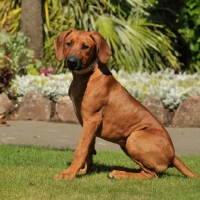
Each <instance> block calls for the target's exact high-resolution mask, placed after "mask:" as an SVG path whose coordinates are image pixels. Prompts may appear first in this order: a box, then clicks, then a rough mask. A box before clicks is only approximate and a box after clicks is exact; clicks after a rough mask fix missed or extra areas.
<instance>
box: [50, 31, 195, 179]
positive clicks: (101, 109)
mask: <svg viewBox="0 0 200 200" xmlns="http://www.w3.org/2000/svg"><path fill="white" fill-rule="evenodd" d="M54 46H55V51H56V58H57V59H58V60H59V61H61V60H62V59H63V58H64V66H65V67H66V68H69V69H70V70H71V71H72V74H73V81H72V83H71V86H70V88H69V96H70V98H71V100H72V102H73V105H74V111H75V113H76V116H77V118H78V120H79V122H80V124H81V125H82V127H83V128H82V133H81V138H80V141H79V143H78V146H77V148H76V150H75V153H74V159H73V161H72V163H71V165H70V166H69V168H68V169H66V170H65V171H63V172H61V173H59V174H57V175H56V176H55V179H62V178H63V179H68V178H75V177H76V175H77V174H78V173H79V172H81V173H82V174H84V173H87V172H88V171H89V170H90V169H91V167H92V164H93V159H92V157H93V154H95V148H94V145H95V138H96V137H100V138H103V139H105V140H107V141H110V142H113V143H116V144H119V145H120V147H121V149H122V150H123V151H124V152H125V154H126V155H128V156H129V157H130V158H131V159H132V160H133V161H134V162H135V163H136V164H138V165H139V167H140V170H139V171H138V172H134V171H132V172H130V171H121V170H113V171H112V172H110V173H109V175H108V176H109V177H110V178H117V179H118V178H143V179H150V178H156V177H158V175H159V174H162V173H163V172H165V170H166V169H167V168H169V167H176V168H177V169H178V170H179V171H180V172H181V173H182V174H184V175H185V176H187V177H191V178H197V177H198V176H197V175H195V174H194V173H193V172H192V171H191V170H190V169H188V167H186V166H185V164H183V162H182V161H181V160H180V159H179V158H177V157H176V156H175V151H174V146H173V144H172V141H171V138H170V136H169V134H168V133H167V131H166V130H165V128H164V127H163V126H162V124H161V123H160V122H159V121H158V120H157V119H156V118H155V117H154V116H153V115H152V114H151V113H150V112H149V111H148V110H147V109H146V108H145V107H144V106H143V105H141V104H140V103H139V102H138V101H137V100H136V99H135V98H133V97H132V96H131V95H130V94H129V93H128V92H127V91H126V89H124V87H123V86H121V84H120V83H119V82H118V81H117V80H116V79H115V78H114V77H113V76H112V74H111V72H110V71H109V69H108V68H107V67H106V63H107V62H108V60H109V58H110V56H111V54H112V53H111V50H110V48H109V46H108V44H107V43H106V41H105V39H104V38H103V37H102V36H101V35H100V34H99V33H98V32H87V31H81V30H72V29H70V30H68V31H65V32H63V33H62V34H61V35H59V36H58V37H57V38H55V40H54Z"/></svg>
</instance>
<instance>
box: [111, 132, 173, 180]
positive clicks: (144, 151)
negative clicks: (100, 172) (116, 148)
mask: <svg viewBox="0 0 200 200" xmlns="http://www.w3.org/2000/svg"><path fill="white" fill-rule="evenodd" d="M121 148H122V150H123V151H124V152H125V153H126V154H127V155H128V156H129V157H130V158H131V159H132V160H133V161H134V162H135V163H136V164H138V165H139V166H140V171H139V172H137V173H135V172H130V171H129V172H127V171H118V170H114V171H112V172H111V173H110V174H109V175H108V176H109V177H110V178H140V179H150V178H157V177H158V176H157V175H158V174H160V173H163V172H164V171H165V170H166V169H167V168H168V167H169V166H170V165H171V164H172V162H173V158H174V149H173V145H172V144H171V141H170V140H168V138H166V137H165V136H163V135H162V134H160V133H159V132H158V130H148V131H147V130H140V131H137V132H133V133H132V134H131V135H130V136H129V137H128V138H127V141H126V144H125V146H121Z"/></svg>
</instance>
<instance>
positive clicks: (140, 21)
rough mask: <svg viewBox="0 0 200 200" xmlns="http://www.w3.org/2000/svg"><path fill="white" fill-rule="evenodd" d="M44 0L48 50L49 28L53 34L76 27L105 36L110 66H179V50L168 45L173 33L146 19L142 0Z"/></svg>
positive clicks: (133, 68)
mask: <svg viewBox="0 0 200 200" xmlns="http://www.w3.org/2000/svg"><path fill="white" fill-rule="evenodd" d="M46 3H48V4H49V7H48V10H47V11H46V13H50V17H48V19H49V21H46V26H45V30H46V33H47V34H46V36H47V37H46V42H45V44H46V47H47V48H46V49H48V54H49V48H50V45H52V39H53V38H52V37H51V36H50V37H49V35H48V34H49V31H50V32H53V34H52V36H54V37H55V34H59V33H60V32H61V31H64V30H66V29H68V28H76V29H83V30H96V31H99V32H100V33H101V34H102V35H103V36H104V37H105V39H106V40H107V42H108V44H109V46H110V47H111V49H112V51H113V57H112V58H111V60H110V62H109V67H110V68H115V69H124V70H126V71H133V70H149V71H155V70H158V69H164V68H166V67H172V68H175V69H177V68H179V66H180V65H179V63H178V60H177V58H176V56H177V54H178V53H177V52H176V51H175V50H174V49H173V47H172V45H171V43H172V42H171V37H174V35H173V34H172V32H170V31H169V30H168V29H167V28H166V27H164V26H162V25H158V24H155V23H153V22H150V21H148V20H147V16H148V13H147V12H146V11H145V7H146V6H147V5H146V4H144V2H143V1H141V0H124V1H123V2H121V3H119V1H112V3H113V4H111V2H110V1H105V0H99V1H92V0H87V1H86V0H80V1H76V0H70V1H67V2H65V1H63V3H62V5H59V4H61V2H60V1H52V0H46ZM46 19H47V17H46ZM48 24H50V25H49V27H48V26H47V25H48ZM58 26H59V27H58ZM54 27H55V28H54ZM56 27H58V28H56ZM55 30H56V31H55ZM47 41H49V42H47ZM47 44H49V45H48V46H47ZM50 52H51V54H53V53H54V51H53V48H52V50H51V51H50ZM51 54H49V57H52V55H51ZM46 55H47V54H46Z"/></svg>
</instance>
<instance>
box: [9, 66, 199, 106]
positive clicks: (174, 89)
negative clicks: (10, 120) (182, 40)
mask: <svg viewBox="0 0 200 200" xmlns="http://www.w3.org/2000/svg"><path fill="white" fill-rule="evenodd" d="M112 73H113V75H114V77H115V78H116V79H117V80H118V81H119V82H120V83H121V84H122V85H123V86H124V87H125V88H126V89H127V90H128V91H129V92H130V93H131V95H132V96H134V97H135V98H136V99H137V100H139V101H140V102H142V101H144V99H146V98H147V97H148V96H150V95H155V96H158V97H159V98H160V99H161V101H162V103H163V105H164V106H165V107H166V108H169V109H172V110H173V109H175V108H177V107H178V105H179V104H180V103H181V102H182V101H183V100H185V99H187V98H188V97H189V96H191V95H193V94H196V95H200V74H197V73H196V74H192V75H190V74H186V73H179V74H175V72H174V71H173V70H169V69H168V70H165V71H163V72H157V73H151V74H149V73H147V72H133V73H131V74H128V73H126V72H124V71H122V70H120V71H118V72H116V71H115V70H112ZM71 80H72V74H71V73H66V74H60V75H49V76H44V75H40V76H34V75H26V76H21V77H20V76H16V78H15V79H14V80H13V81H12V87H11V89H10V90H9V91H8V94H9V96H11V97H12V96H15V97H17V98H18V100H19V101H20V100H21V99H22V97H23V96H24V95H25V94H26V93H27V92H39V93H42V94H44V95H45V96H46V97H47V98H49V99H51V100H53V101H57V99H58V97H59V96H64V95H66V94H67V93H68V88H69V86H70V83H71Z"/></svg>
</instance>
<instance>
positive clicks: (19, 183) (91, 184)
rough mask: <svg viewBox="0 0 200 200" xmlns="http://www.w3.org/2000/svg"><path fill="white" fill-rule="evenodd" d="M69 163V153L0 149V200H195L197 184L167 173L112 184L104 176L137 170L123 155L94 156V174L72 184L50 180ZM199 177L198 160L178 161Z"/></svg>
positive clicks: (114, 153)
mask: <svg viewBox="0 0 200 200" xmlns="http://www.w3.org/2000/svg"><path fill="white" fill-rule="evenodd" d="M72 158H73V151H62V150H56V149H47V148H36V147H24V146H21V147H20V146H4V145H0V199H2V200H4V199H5V200H10V199H13V200H14V199H15V200H16V199H17V200H18V199H19V200H21V199H26V200H29V199H30V200H35V199H36V200H40V199H45V200H46V199H55V200H62V199H63V200H64V199H65V200H66V199H70V200H71V199H80V200H82V199H91V200H96V199H106V200H107V199H108V200H109V199H110V200H114V199H139V200H140V199H144V200H146V199H170V200H171V199H177V200H180V199H181V200H182V199H185V200H188V199H199V198H200V192H199V188H200V180H198V179H189V178H185V177H184V176H183V175H182V174H180V173H179V172H178V171H177V170H176V169H169V170H167V172H166V173H165V174H164V175H163V176H162V177H160V178H159V179H154V180H131V179H126V180H113V179H108V178H107V174H108V173H109V172H110V171H111V170H112V169H114V168H115V167H117V166H120V167H128V168H132V167H134V168H137V166H136V165H133V162H132V161H131V160H130V159H129V158H128V157H127V156H126V155H124V154H123V153H117V152H98V153H97V155H96V156H94V171H93V172H92V173H90V174H88V175H85V176H78V177H77V178H76V179H72V180H65V181H64V180H54V179H53V177H54V175H55V174H56V173H58V172H61V171H63V170H64V169H66V168H67V167H68V165H69V163H70V162H71V161H72ZM181 159H182V160H183V161H184V162H185V164H186V165H187V166H188V167H190V168H191V169H192V170H193V171H194V172H196V173H198V174H200V164H199V163H200V156H188V157H181Z"/></svg>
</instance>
